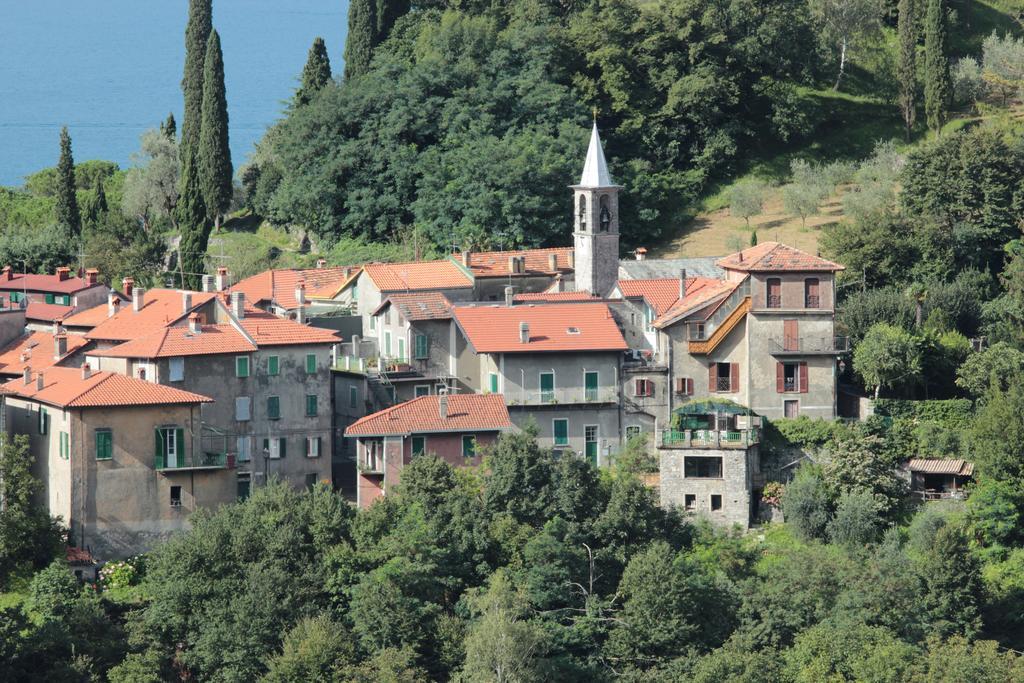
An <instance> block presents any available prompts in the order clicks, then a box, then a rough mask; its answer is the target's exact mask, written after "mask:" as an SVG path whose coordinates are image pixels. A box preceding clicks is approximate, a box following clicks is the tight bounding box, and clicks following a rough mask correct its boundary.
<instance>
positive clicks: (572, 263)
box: [569, 251, 576, 268]
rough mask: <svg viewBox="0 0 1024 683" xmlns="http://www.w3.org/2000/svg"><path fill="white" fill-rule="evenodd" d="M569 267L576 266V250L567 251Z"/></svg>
mask: <svg viewBox="0 0 1024 683" xmlns="http://www.w3.org/2000/svg"><path fill="white" fill-rule="evenodd" d="M569 267H570V268H575V267H576V252H575V251H570V252H569Z"/></svg>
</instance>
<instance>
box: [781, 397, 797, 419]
mask: <svg viewBox="0 0 1024 683" xmlns="http://www.w3.org/2000/svg"><path fill="white" fill-rule="evenodd" d="M782 414H783V415H785V416H786V417H789V418H794V417H800V401H783V402H782Z"/></svg>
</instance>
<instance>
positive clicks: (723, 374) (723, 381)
mask: <svg viewBox="0 0 1024 683" xmlns="http://www.w3.org/2000/svg"><path fill="white" fill-rule="evenodd" d="M715 365H717V366H718V367H717V368H716V370H717V373H716V374H717V375H718V380H717V382H716V387H715V391H729V390H730V389H732V375H731V373H730V367H729V363H715Z"/></svg>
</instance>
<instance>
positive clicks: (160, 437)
mask: <svg viewBox="0 0 1024 683" xmlns="http://www.w3.org/2000/svg"><path fill="white" fill-rule="evenodd" d="M154 432H155V433H156V449H155V450H154V451H153V453H154V454H155V455H156V468H157V469H161V468H162V467H163V466H164V430H162V429H156V430H154Z"/></svg>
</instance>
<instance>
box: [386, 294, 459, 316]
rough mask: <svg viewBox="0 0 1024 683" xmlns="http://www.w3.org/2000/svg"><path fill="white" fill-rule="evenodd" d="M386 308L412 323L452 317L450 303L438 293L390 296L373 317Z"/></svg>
mask: <svg viewBox="0 0 1024 683" xmlns="http://www.w3.org/2000/svg"><path fill="white" fill-rule="evenodd" d="M387 306H394V307H395V308H396V309H397V310H398V311H399V313H400V314H401V315H402V317H403V318H405V319H406V320H409V321H412V322H415V321H417V320H450V319H451V317H452V303H451V302H450V301H448V297H446V296H445V295H444V294H441V293H440V292H416V293H411V292H410V293H408V294H391V295H389V296H388V298H386V299H384V303H382V304H381V305H380V306H378V307H377V310H375V311H374V312H373V315H377V314H378V313H379V312H380V311H382V310H383V309H384V308H385V307H387Z"/></svg>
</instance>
